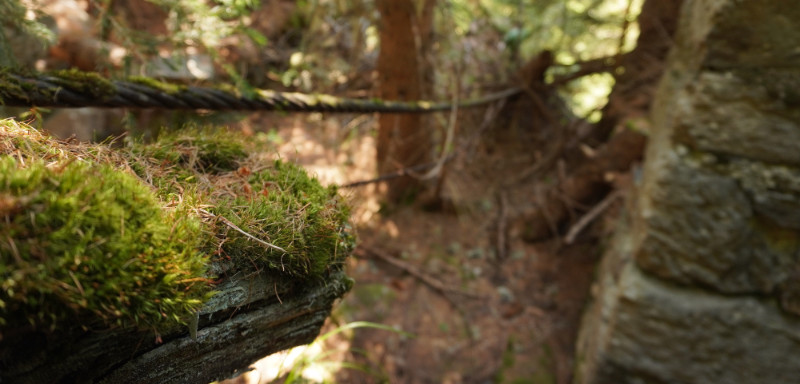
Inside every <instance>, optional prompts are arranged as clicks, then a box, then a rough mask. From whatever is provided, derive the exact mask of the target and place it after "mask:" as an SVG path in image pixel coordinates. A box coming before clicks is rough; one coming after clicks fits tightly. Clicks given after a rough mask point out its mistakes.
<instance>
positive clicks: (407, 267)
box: [354, 247, 486, 299]
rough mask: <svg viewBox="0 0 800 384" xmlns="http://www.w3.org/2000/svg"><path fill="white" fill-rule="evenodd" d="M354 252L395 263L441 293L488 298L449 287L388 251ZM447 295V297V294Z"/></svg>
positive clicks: (361, 249)
mask: <svg viewBox="0 0 800 384" xmlns="http://www.w3.org/2000/svg"><path fill="white" fill-rule="evenodd" d="M354 253H356V254H360V255H361V256H362V257H371V256H374V257H377V258H379V259H381V260H383V261H385V262H387V263H389V264H391V265H394V266H395V267H397V268H400V269H402V270H404V271H406V272H408V274H409V275H411V276H414V277H415V278H416V279H417V280H419V281H421V282H422V283H424V284H425V285H427V286H428V287H430V288H432V289H433V290H435V291H437V292H439V293H441V294H446V293H456V294H459V295H462V296H466V297H469V298H472V299H485V298H486V297H484V296H482V295H477V294H474V293H471V292H464V291H462V290H460V289H458V288H452V287H448V286H446V285H444V284H442V282H440V281H439V280H436V279H434V278H433V277H431V276H429V275H427V274H425V273H424V272H422V271H420V270H419V269H417V267H416V266H413V265H411V264H408V263H406V262H404V261H402V260H398V259H397V258H396V257H393V256H392V255H390V254H388V253H386V252H384V251H381V250H379V249H375V248H366V247H358V248H356V250H355V251H354ZM445 297H446V295H445Z"/></svg>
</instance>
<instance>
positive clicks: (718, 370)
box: [576, 240, 800, 384]
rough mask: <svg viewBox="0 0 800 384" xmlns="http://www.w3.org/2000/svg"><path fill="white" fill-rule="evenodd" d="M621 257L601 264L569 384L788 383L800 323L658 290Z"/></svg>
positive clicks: (763, 305)
mask: <svg viewBox="0 0 800 384" xmlns="http://www.w3.org/2000/svg"><path fill="white" fill-rule="evenodd" d="M618 241H619V240H618ZM621 241H623V242H624V241H625V240H621ZM622 248H624V246H623V247H622ZM629 248H630V247H629ZM616 250H617V251H620V247H619V246H618V247H617V249H616ZM622 251H623V252H622V253H617V254H616V256H615V257H611V258H609V259H607V260H605V262H604V265H603V268H602V271H601V276H602V277H601V282H600V283H599V284H600V295H599V297H598V302H597V303H595V304H594V305H593V306H592V307H591V309H590V311H589V313H587V316H586V317H585V319H584V320H585V322H584V326H583V328H582V334H581V337H580V343H579V346H578V348H579V356H578V361H579V363H578V366H577V376H576V382H577V383H615V384H625V383H654V384H660V383H664V384H667V383H687V384H688V383H697V384H701V383H703V384H705V383H792V382H796V380H797V377H798V376H797V375H798V372H800V360H798V359H794V358H788V356H797V355H798V353H800V318H797V317H791V316H787V315H785V314H784V313H782V312H781V310H780V309H778V308H777V307H776V306H775V305H774V303H772V302H765V301H760V300H759V299H757V298H755V297H748V296H720V295H715V294H711V293H706V292H701V291H698V290H696V289H692V288H683V287H677V286H674V285H669V284H665V283H662V282H661V281H659V280H658V279H655V278H652V277H648V276H647V275H646V274H644V273H642V272H641V270H639V269H638V268H637V267H636V266H635V264H633V263H632V262H631V261H630V258H627V259H626V258H625V257H620V255H624V250H622Z"/></svg>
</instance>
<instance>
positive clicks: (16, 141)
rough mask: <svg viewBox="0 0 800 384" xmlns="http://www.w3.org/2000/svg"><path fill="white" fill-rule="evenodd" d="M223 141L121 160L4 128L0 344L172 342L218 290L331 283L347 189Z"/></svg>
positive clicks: (165, 142)
mask: <svg viewBox="0 0 800 384" xmlns="http://www.w3.org/2000/svg"><path fill="white" fill-rule="evenodd" d="M248 145H249V144H246V143H242V142H239V141H237V140H235V139H233V138H232V137H231V136H230V135H228V134H224V133H222V134H221V133H219V131H216V130H212V129H195V128H190V129H188V130H186V131H180V132H175V133H170V134H165V135H162V137H161V138H160V139H159V140H157V141H155V142H153V143H149V144H134V145H132V146H131V147H128V148H124V149H118V150H112V149H111V148H110V147H108V146H106V145H87V144H75V143H71V144H69V143H65V142H59V141H57V140H54V139H51V138H49V137H46V136H44V135H42V134H41V133H39V132H37V131H35V130H33V129H32V128H30V127H28V126H26V125H24V124H20V123H18V122H15V121H13V120H0V220H2V221H3V222H4V225H2V226H0V276H2V280H1V281H0V284H1V285H0V287H1V288H2V290H0V334H2V333H3V329H4V328H5V329H8V328H12V327H21V326H33V327H34V328H36V329H55V328H58V327H62V326H72V325H81V326H83V327H98V326H99V327H108V326H126V325H136V326H139V327H146V328H151V329H156V330H160V329H165V328H169V327H172V326H174V325H176V324H179V323H185V322H186V321H187V320H188V319H190V318H192V314H193V313H195V312H196V311H198V310H199V309H200V308H201V307H202V305H203V303H204V300H205V299H207V298H208V297H210V295H212V294H213V289H214V287H213V284H212V283H211V282H212V281H216V280H218V279H220V278H229V277H231V276H233V275H236V274H237V273H238V272H245V273H244V274H243V275H248V274H252V273H254V272H255V273H269V274H272V275H274V276H276V277H279V278H286V279H296V280H303V281H309V280H311V281H318V282H319V281H323V280H324V278H325V276H327V275H328V273H329V272H331V271H335V270H340V269H341V266H342V263H343V261H344V259H345V257H346V256H347V255H348V254H349V253H350V251H351V250H352V247H353V243H354V239H353V237H352V235H350V234H349V233H348V232H347V231H346V228H347V220H348V209H347V206H346V205H345V204H344V202H343V201H342V199H341V198H340V197H339V196H338V194H337V192H336V189H335V188H333V187H331V188H326V187H323V186H322V185H321V184H320V183H319V182H318V181H317V180H316V179H314V178H312V177H310V176H309V175H308V174H307V173H306V172H305V171H304V170H303V169H302V168H300V167H298V166H296V165H293V164H289V163H285V162H282V161H279V160H274V159H270V158H269V156H268V155H266V154H264V153H262V152H259V151H258V148H252V147H248Z"/></svg>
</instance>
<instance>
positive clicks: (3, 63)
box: [0, 0, 55, 67]
mask: <svg viewBox="0 0 800 384" xmlns="http://www.w3.org/2000/svg"><path fill="white" fill-rule="evenodd" d="M6 28H9V30H10V31H12V32H16V33H19V34H22V35H27V36H32V37H33V38H34V40H36V41H38V42H39V43H40V44H41V45H49V44H52V43H54V42H55V34H53V32H52V31H51V30H49V29H48V28H47V27H46V26H45V25H44V24H42V23H40V22H38V21H36V20H35V19H30V18H28V17H27V9H26V8H25V7H24V6H23V5H22V4H21V3H20V2H19V1H17V0H3V1H0V67H15V66H17V64H18V63H17V62H16V60H15V59H14V57H13V54H14V51H13V50H12V49H11V45H10V43H9V41H8V36H6V31H7V30H6Z"/></svg>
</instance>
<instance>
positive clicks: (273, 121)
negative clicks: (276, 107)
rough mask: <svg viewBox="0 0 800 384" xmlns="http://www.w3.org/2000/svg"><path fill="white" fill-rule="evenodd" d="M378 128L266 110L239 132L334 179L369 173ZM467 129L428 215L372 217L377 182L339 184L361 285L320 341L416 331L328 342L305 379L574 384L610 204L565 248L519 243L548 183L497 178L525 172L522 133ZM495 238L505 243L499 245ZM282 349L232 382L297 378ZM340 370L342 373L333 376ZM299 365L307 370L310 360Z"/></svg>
mask: <svg viewBox="0 0 800 384" xmlns="http://www.w3.org/2000/svg"><path fill="white" fill-rule="evenodd" d="M375 121H376V119H375V117H374V116H343V115H334V116H322V115H310V116H285V117H280V116H275V115H274V114H273V115H263V116H262V117H260V118H257V119H253V120H250V121H249V122H248V123H246V124H245V126H244V127H243V129H244V131H245V133H247V134H253V137H254V138H255V139H256V140H268V141H270V142H272V143H274V144H276V145H278V148H279V150H278V152H279V154H280V156H281V157H283V158H285V159H289V160H293V161H297V162H298V163H300V164H302V165H304V166H306V168H307V169H309V171H310V172H313V173H315V174H316V175H317V176H318V177H319V179H320V180H321V181H322V182H323V183H326V184H330V183H336V184H339V185H342V184H346V183H348V182H352V181H357V180H364V179H370V178H373V177H375V173H374V168H375V166H374V158H375V153H374V148H375V145H374V134H373V133H374V130H375V129H376V127H375ZM467 124H468V122H467V123H465V126H466V125H467ZM258 131H263V132H266V133H263V132H262V133H256V132H258ZM468 131H469V130H465V133H464V134H463V135H462V136H461V141H460V142H459V145H458V146H457V148H459V149H457V150H456V151H457V153H456V156H455V160H453V161H452V162H450V163H449V164H448V167H447V172H446V174H445V176H444V177H445V178H444V180H443V183H442V188H441V191H442V192H441V196H442V197H443V199H441V200H442V201H444V202H445V204H443V205H442V204H440V208H441V206H444V209H438V210H435V211H431V210H430V209H426V204H425V198H424V197H423V198H421V199H419V200H421V202H418V203H416V204H413V205H407V206H402V207H399V208H395V209H392V210H387V209H381V204H380V193H379V192H380V191H379V189H380V185H379V184H370V185H367V186H362V187H358V188H347V189H342V193H343V194H345V195H346V196H348V197H349V199H350V201H351V203H352V205H353V207H354V211H353V221H354V226H355V227H356V229H357V232H358V237H359V246H358V248H357V250H356V252H355V255H354V256H353V257H352V258H351V259H350V261H349V263H348V265H347V272H348V274H349V275H350V276H351V277H353V278H354V279H355V280H356V285H355V287H354V289H353V290H352V291H351V292H350V293H349V294H348V295H347V296H346V297H345V298H344V299H343V300H342V301H341V302H340V303H339V305H338V307H337V308H336V309H335V311H334V316H333V317H332V319H331V321H330V322H329V324H328V325H326V327H325V328H324V329H323V333H325V332H328V331H331V330H333V329H335V328H336V327H337V326H341V325H344V324H347V323H351V322H355V321H369V322H374V323H380V324H384V325H388V326H391V327H394V328H395V329H398V330H402V331H404V332H408V333H411V334H413V337H410V336H409V335H407V334H400V333H397V332H390V331H386V330H380V329H371V328H358V329H355V330H353V331H348V332H343V333H341V334H338V335H336V336H333V337H331V338H329V339H327V340H326V341H325V343H323V344H322V345H319V346H316V347H317V348H318V350H317V351H316V352H314V353H316V354H318V355H321V356H324V357H323V358H320V359H318V360H314V362H316V364H317V365H324V366H325V367H326V369H327V370H326V373H325V374H323V375H322V376H313V375H311V376H308V375H307V376H306V378H307V380H310V381H312V382H314V381H319V380H325V381H328V382H347V383H376V382H391V383H512V382H513V383H559V384H561V383H569V382H570V381H571V378H572V369H573V362H574V358H575V356H574V352H575V351H574V344H575V338H576V335H577V330H578V326H579V322H580V317H581V313H582V311H583V309H584V307H585V306H586V303H587V298H588V296H589V292H590V288H591V282H592V278H593V272H594V268H595V265H596V263H597V261H598V258H599V255H600V252H601V246H600V245H599V243H598V240H597V239H598V238H601V237H602V236H603V235H604V234H605V233H604V231H605V230H604V228H608V227H609V226H608V224H609V223H606V222H605V221H609V220H613V218H614V217H615V216H616V214H615V211H616V210H617V207H615V206H612V208H611V209H609V210H608V211H606V214H605V215H602V216H600V217H599V218H598V219H597V220H596V223H595V225H590V226H588V227H586V228H585V229H584V230H583V231H582V234H581V235H579V236H578V237H577V238H576V241H574V242H573V244H569V245H567V244H566V243H565V242H564V240H563V238H554V239H551V240H547V241H544V242H540V243H535V244H531V243H526V242H523V241H522V240H521V239H520V236H519V232H520V225H519V222H518V220H516V219H515V218H516V217H518V216H519V215H518V214H519V213H520V212H523V211H529V210H530V209H532V208H531V207H532V206H534V204H535V196H536V194H537V193H539V191H540V189H541V188H543V185H542V184H543V181H541V180H538V181H537V180H529V181H527V182H521V183H517V184H513V185H508V183H505V182H504V181H507V180H512V179H514V176H515V175H518V174H519V173H520V172H522V171H523V170H524V169H525V168H526V167H529V166H530V164H531V163H532V162H533V157H535V156H536V154H535V153H534V154H532V153H530V152H531V151H530V148H529V147H527V146H526V145H524V139H523V140H520V138H515V139H513V140H490V141H491V142H492V145H491V146H486V145H484V143H485V141H486V138H485V137H479V136H475V135H472V136H470V135H469V134H468V133H469V132H468ZM466 137H471V139H469V140H467V139H465V138H466ZM470 140H471V141H470ZM489 147H491V148H489ZM615 205H619V202H617V203H616V204H615ZM501 229H505V231H502V233H503V234H501ZM501 236H502V237H503V239H502V242H503V243H505V244H506V246H505V247H503V246H502V245H500V244H498V242H500V240H498V238H499V237H501ZM306 353H308V352H306ZM290 355H291V353H285V354H278V355H277V356H272V357H270V358H269V359H267V360H265V361H262V362H260V363H259V364H256V365H255V366H254V367H255V368H256V369H255V370H254V371H252V372H249V373H247V374H246V375H245V376H243V377H242V378H241V380H242V381H240V382H253V383H254V382H263V383H267V382H273V381H272V380H274V379H275V377H276V375H278V376H280V374H279V373H274V372H278V371H277V370H276V369H275V368H274V365H275V364H280V365H282V366H284V367H287V366H288V367H294V368H295V370H297V371H302V370H301V369H297V365H298V364H301V363H297V361H296V360H295V361H294V362H291V361H289V360H291V358H290V357H289V356H290ZM287 359H289V360H287ZM276 362H277V363H276ZM342 362H344V365H345V368H339V367H341V365H342ZM308 365H309V366H308V367H306V368H307V369H306V371H308V372H310V371H311V370H313V365H314V364H313V363H312V364H308ZM331 367H334V368H331ZM348 367H350V368H348ZM283 377H284V378H285V377H286V376H283ZM245 378H247V380H244V379H245ZM277 382H284V381H283V379H279V380H277Z"/></svg>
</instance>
